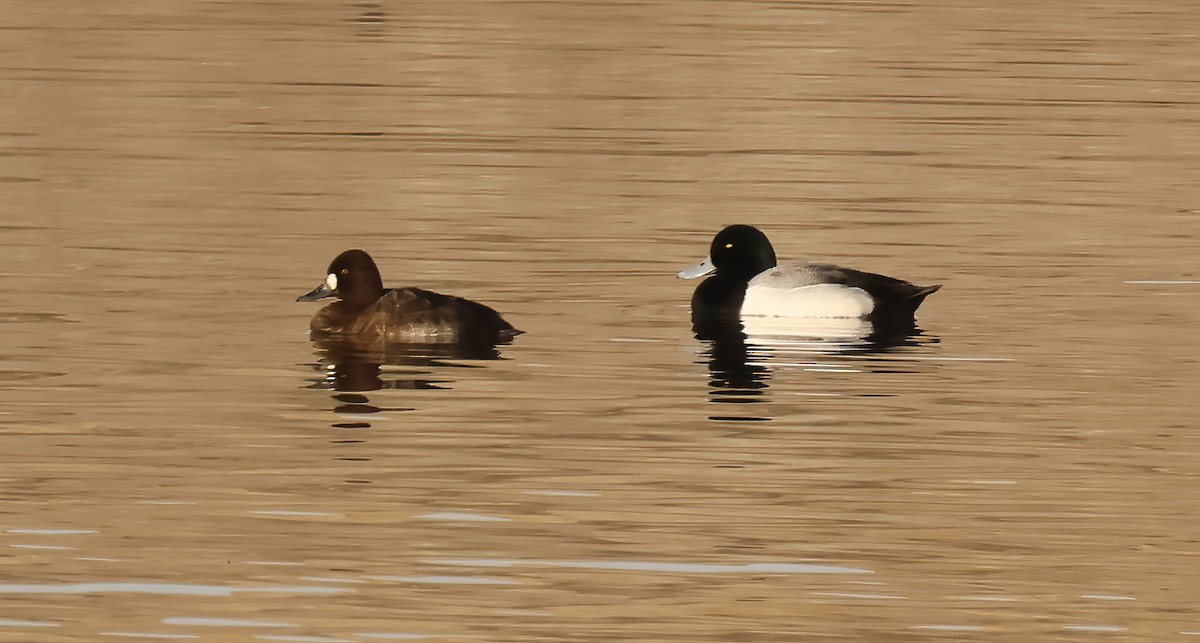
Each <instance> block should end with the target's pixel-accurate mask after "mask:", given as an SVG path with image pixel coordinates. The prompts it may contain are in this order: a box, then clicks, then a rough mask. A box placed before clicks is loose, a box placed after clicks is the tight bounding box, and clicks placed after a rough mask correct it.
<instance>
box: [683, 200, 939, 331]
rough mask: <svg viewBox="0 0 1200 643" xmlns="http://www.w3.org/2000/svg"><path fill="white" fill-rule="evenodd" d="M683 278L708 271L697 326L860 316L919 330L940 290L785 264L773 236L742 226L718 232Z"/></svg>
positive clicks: (821, 266)
mask: <svg viewBox="0 0 1200 643" xmlns="http://www.w3.org/2000/svg"><path fill="white" fill-rule="evenodd" d="M709 275H711V276H709ZM678 276H679V277H680V278H681V279H696V278H698V277H704V276H708V279H705V280H704V281H703V282H702V283H701V284H700V285H699V286H697V287H696V290H695V292H693V293H692V319H693V322H694V323H699V322H701V321H706V320H708V321H711V320H736V319H741V320H745V319H746V318H747V317H779V318H793V319H808V320H811V319H849V320H861V321H862V322H864V323H866V324H869V325H871V326H872V327H875V328H884V327H886V328H892V329H894V328H900V327H913V326H914V324H915V315H916V312H917V308H918V307H920V306H921V303H922V302H924V301H925V298H926V297H928V296H929V295H932V294H933V293H935V292H937V291H938V289H940V288H941V287H942V286H941V284H936V285H933V286H918V285H915V284H912V283H909V282H907V281H904V280H903V279H896V278H895V277H888V276H885V275H880V274H875V273H871V272H863V271H861V270H854V269H852V268H843V267H841V266H835V265H833V264H828V263H783V264H781V263H779V262H778V261H777V260H776V258H775V248H774V247H773V246H772V245H771V241H770V240H769V239H767V235H766V234H764V233H763V232H762V231H761V230H759V229H758V228H755V227H754V226H751V225H744V224H737V225H731V226H728V227H726V228H724V229H722V230H721V231H720V232H718V233H717V235H716V236H715V237H713V240H712V244H711V245H710V246H709V253H708V256H707V257H705V258H704V260H703V261H701V262H700V263H698V264H696V265H694V266H691V267H689V268H686V269H684V270H683V271H681V272H680V273H679V274H678Z"/></svg>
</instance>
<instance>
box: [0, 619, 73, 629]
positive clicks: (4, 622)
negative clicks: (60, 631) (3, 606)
mask: <svg viewBox="0 0 1200 643" xmlns="http://www.w3.org/2000/svg"><path fill="white" fill-rule="evenodd" d="M0 627H62V624H61V623H54V622H52V621H26V620H22V619H19V618H0Z"/></svg>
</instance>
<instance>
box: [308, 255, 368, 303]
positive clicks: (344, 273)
mask: <svg viewBox="0 0 1200 643" xmlns="http://www.w3.org/2000/svg"><path fill="white" fill-rule="evenodd" d="M383 293H384V290H383V278H382V277H380V276H379V268H377V267H375V261H374V260H373V259H371V255H369V254H367V253H366V252H363V251H362V250H347V251H345V252H343V253H342V254H340V255H338V256H337V258H335V259H334V260H333V262H332V263H330V264H329V270H328V271H327V273H326V275H325V281H324V282H323V283H322V284H321V285H319V286H317V287H316V288H313V289H312V290H311V291H310V292H308V293H306V294H303V295H300V296H299V297H297V298H296V301H316V300H318V299H324V298H325V297H337V298H338V299H341V300H342V301H343V302H345V303H346V305H347V306H348V307H350V308H365V307H367V306H370V305H371V304H373V303H375V302H376V301H379V298H380V297H382V296H383Z"/></svg>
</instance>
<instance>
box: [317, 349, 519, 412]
mask: <svg viewBox="0 0 1200 643" xmlns="http://www.w3.org/2000/svg"><path fill="white" fill-rule="evenodd" d="M313 348H314V349H315V352H316V354H317V362H316V363H314V364H312V365H311V366H312V368H313V370H314V371H315V372H317V373H318V374H319V376H318V377H315V378H312V379H310V380H308V382H309V385H308V387H307V388H310V389H316V390H325V391H334V392H335V394H334V395H333V400H334V402H335V403H336V404H335V406H334V408H333V409H332V410H333V411H334V412H335V413H338V414H361V415H363V416H366V415H369V414H372V413H380V412H385V411H393V412H394V411H412V410H414V409H412V408H410V407H384V406H379V405H375V404H372V403H371V400H370V398H369V397H368V396H367V395H366V393H368V392H370V391H380V390H438V389H448V388H450V385H451V384H452V383H453V379H451V378H449V377H447V374H448V373H449V371H451V370H452V369H462V368H479V365H476V364H470V363H469V361H472V360H473V361H482V360H496V359H500V351H499V349H498V348H497V346H496V345H495V344H491V343H486V342H477V343H462V342H460V343H443V344H433V343H424V344H397V343H381V342H362V341H355V340H354V339H353V338H346V337H314V338H313ZM460 360H467V361H468V363H464V362H463V361H460ZM335 426H338V427H341V428H348V427H351V426H353V427H355V428H360V427H363V426H370V425H369V424H364V423H354V422H352V423H342V424H338V425H335Z"/></svg>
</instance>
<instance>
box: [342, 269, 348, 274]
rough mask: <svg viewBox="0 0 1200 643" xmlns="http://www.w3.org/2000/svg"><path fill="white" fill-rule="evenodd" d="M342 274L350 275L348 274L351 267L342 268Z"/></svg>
mask: <svg viewBox="0 0 1200 643" xmlns="http://www.w3.org/2000/svg"><path fill="white" fill-rule="evenodd" d="M342 274H343V275H348V274H350V269H349V268H342Z"/></svg>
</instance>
